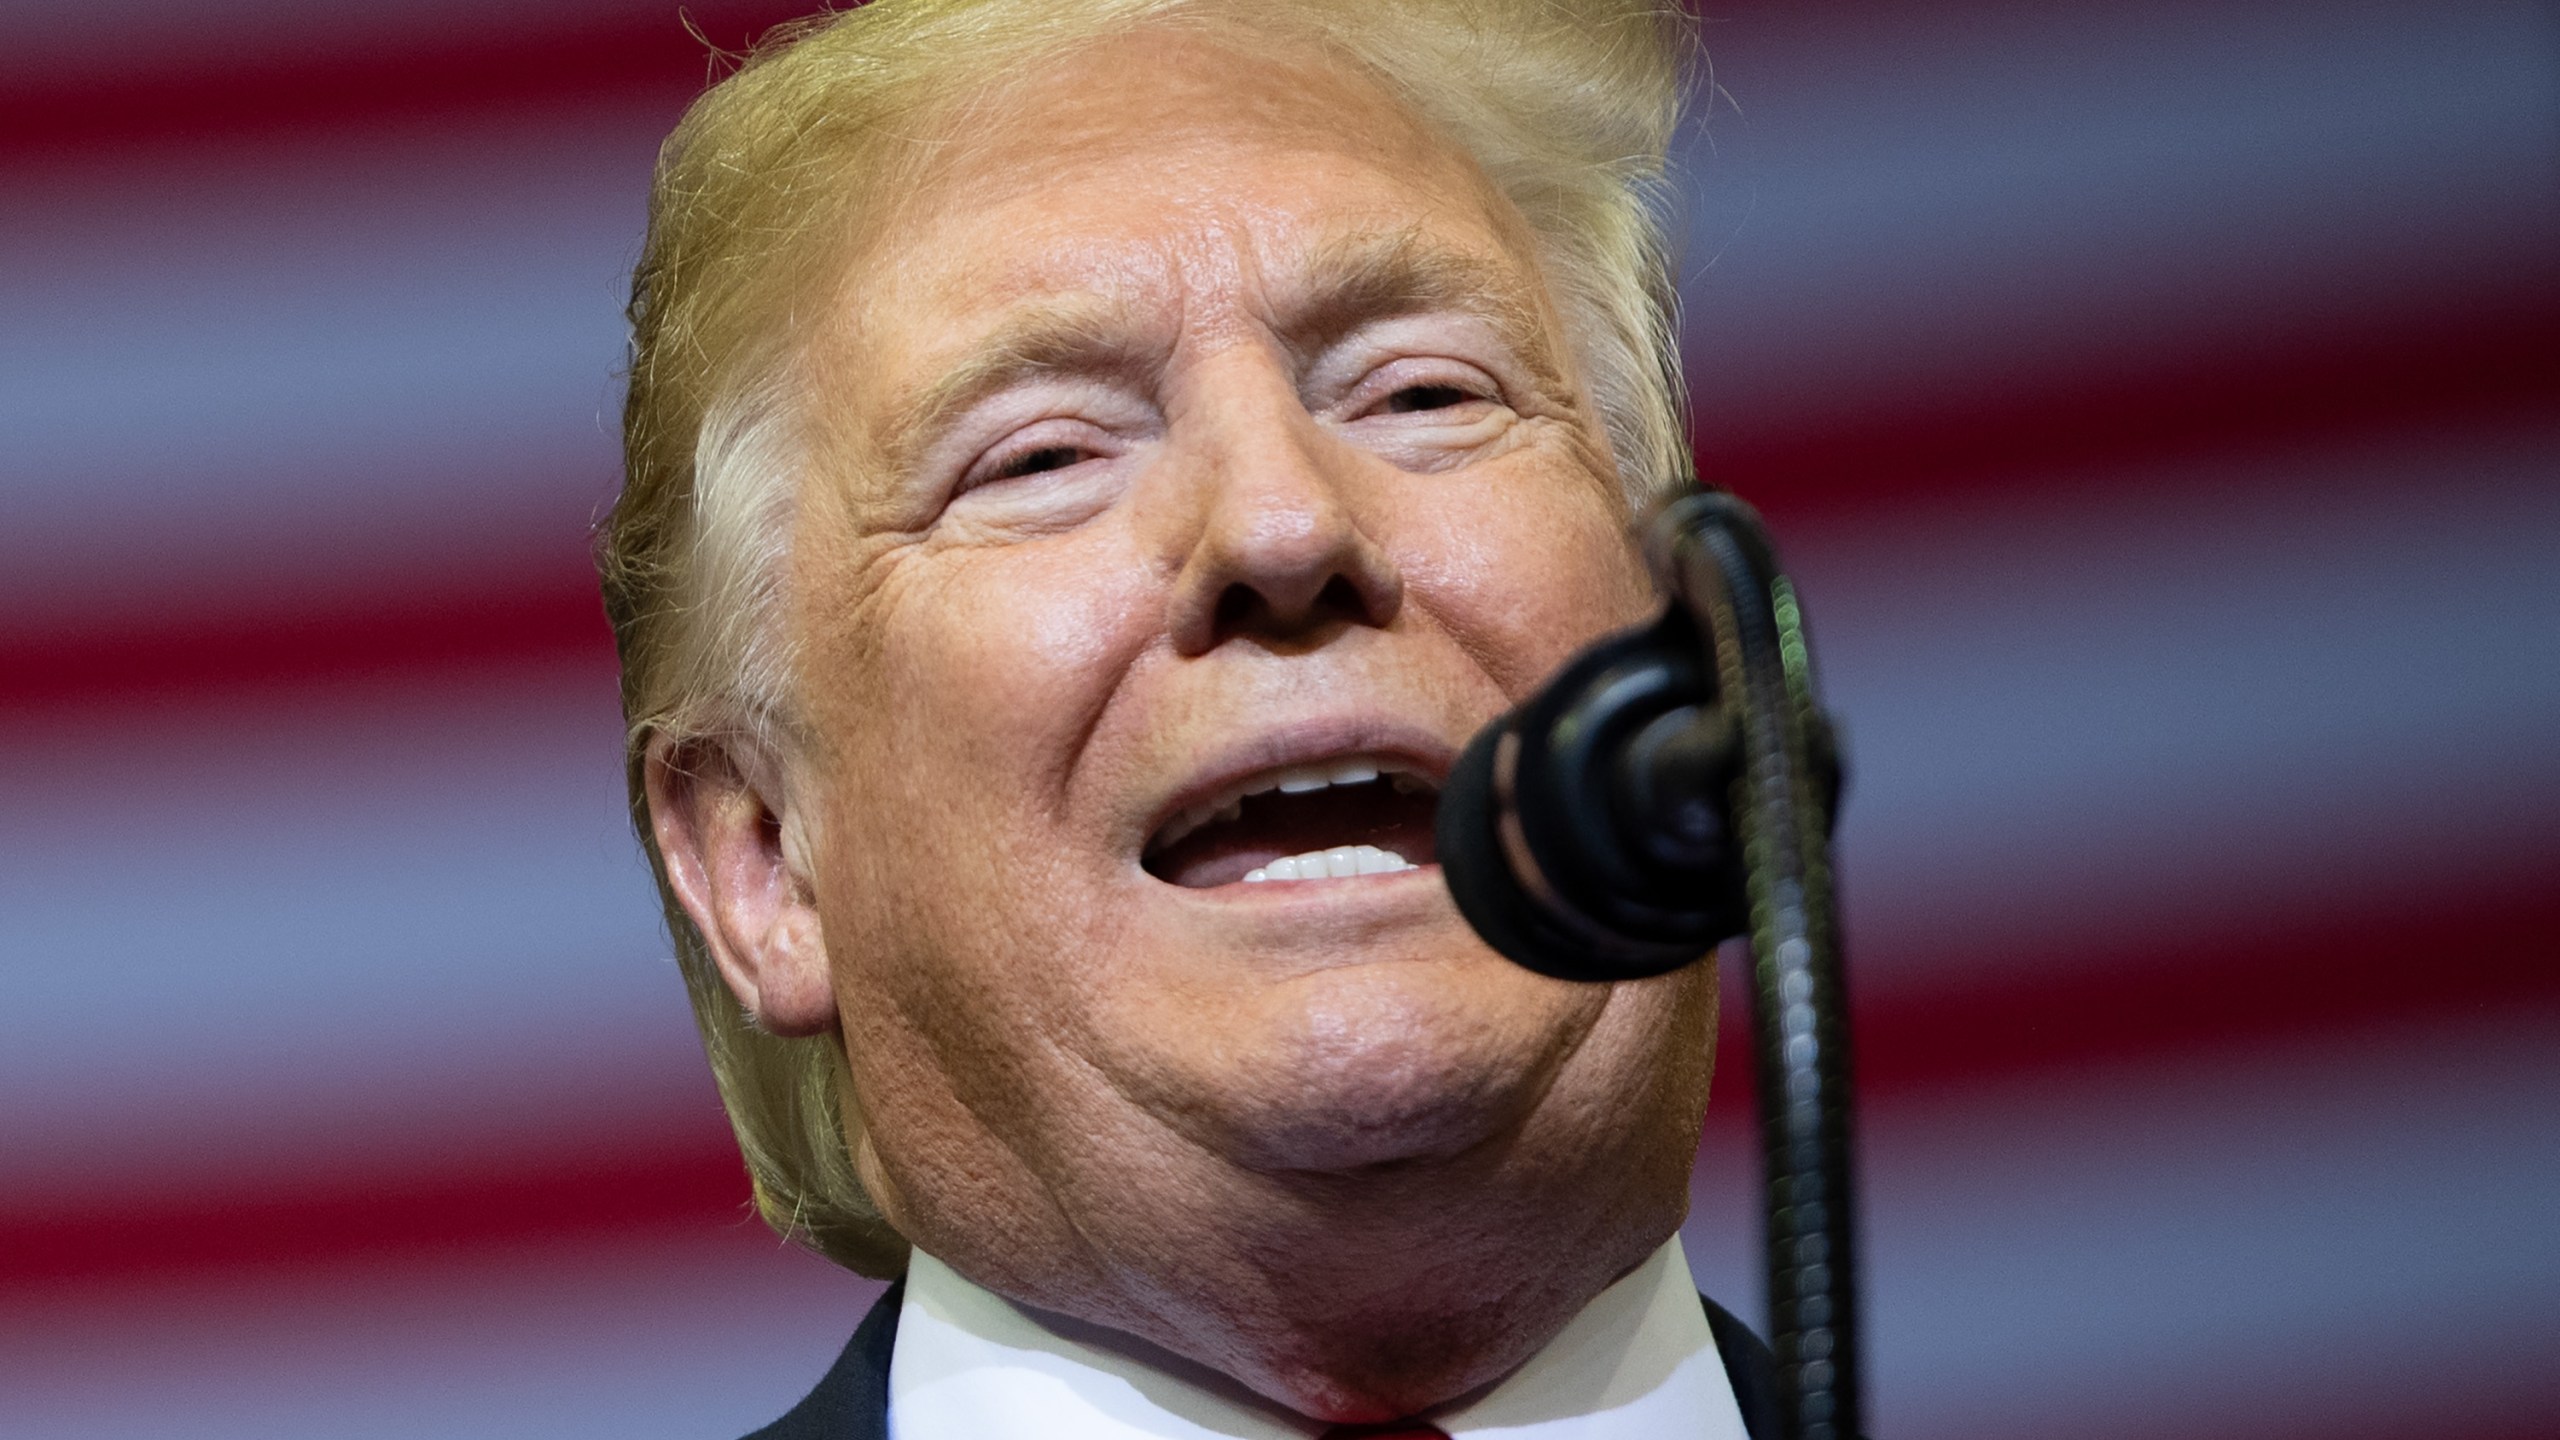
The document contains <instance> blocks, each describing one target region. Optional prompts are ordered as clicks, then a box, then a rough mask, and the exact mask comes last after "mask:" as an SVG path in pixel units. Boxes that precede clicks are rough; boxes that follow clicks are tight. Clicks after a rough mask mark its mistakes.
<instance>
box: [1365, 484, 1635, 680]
mask: <svg viewBox="0 0 2560 1440" xmlns="http://www.w3.org/2000/svg"><path fill="white" fill-rule="evenodd" d="M1406 534H1407V536H1408V541H1407V544H1406V545H1405V546H1404V547H1403V548H1404V550H1405V555H1404V556H1403V557H1402V558H1401V565H1402V568H1403V570H1404V574H1405V580H1406V584H1407V586H1408V589H1409V592H1410V593H1411V594H1412V595H1413V596H1414V597H1415V599H1416V600H1418V601H1419V602H1420V603H1422V604H1424V605H1425V606H1426V607H1428V608H1429V609H1430V610H1431V611H1432V612H1433V614H1434V616H1435V618H1437V619H1438V620H1439V622H1440V623H1441V624H1442V625H1444V626H1446V627H1447V628H1448V629H1449V631H1450V632H1451V634H1452V636H1453V637H1454V638H1455V639H1456V640H1457V642H1458V643H1459V644H1460V645H1461V646H1463V647H1465V649H1466V650H1467V651H1468V652H1469V653H1470V655H1471V656H1472V657H1473V658H1474V659H1475V661H1476V663H1478V664H1479V665H1481V666H1483V667H1484V669H1485V671H1486V673H1487V674H1489V675H1491V676H1492V677H1493V680H1494V682H1495V683H1496V684H1497V685H1498V686H1500V687H1501V689H1502V691H1503V693H1504V694H1505V695H1507V696H1509V697H1510V698H1511V699H1512V700H1513V701H1518V700H1520V699H1522V698H1524V697H1525V696H1526V695H1527V694H1528V693H1529V692H1530V691H1531V690H1533V689H1534V688H1536V686H1537V685H1538V683H1539V682H1540V681H1542V680H1544V679H1545V678H1546V677H1547V676H1548V675H1549V674H1551V673H1553V672H1554V670H1555V668H1556V667H1557V666H1558V665H1561V664H1562V663H1563V662H1564V661H1565V660H1566V659H1567V658H1568V657H1569V656H1571V655H1572V654H1573V652H1574V651H1575V650H1577V649H1579V648H1581V646H1583V645H1584V644H1586V643H1588V642H1589V641H1590V640H1592V639H1594V638H1595V637H1597V636H1599V635H1601V634H1603V633H1605V632H1607V631H1610V630H1614V629H1618V628H1621V627H1623V626H1627V625H1633V624H1635V623H1637V622H1638V621H1640V620H1643V619H1645V618H1646V617H1648V616H1649V615H1651V614H1652V612H1653V610H1654V608H1655V606H1656V605H1657V604H1658V603H1659V601H1658V598H1657V596H1656V595H1655V592H1654V587H1653V584H1652V582H1651V580H1649V579H1648V578H1647V577H1646V575H1645V570H1644V562H1643V559H1642V557H1641V556H1640V555H1639V554H1638V552H1637V549H1636V545H1635V542H1634V540H1633V538H1632V536H1631V534H1630V532H1629V529H1628V525H1627V519H1626V514H1625V511H1624V510H1623V508H1621V506H1620V504H1619V502H1618V501H1617V499H1616V498H1615V497H1614V496H1613V495H1609V494H1606V493H1604V492H1602V491H1601V490H1600V489H1599V488H1598V487H1597V486H1596V485H1595V484H1594V483H1593V482H1592V481H1590V480H1588V479H1585V478H1583V477H1582V476H1580V475H1579V474H1575V475H1572V476H1570V477H1560V476H1558V475H1557V474H1555V473H1554V471H1553V470H1552V469H1544V470H1541V471H1536V472H1530V473H1515V474H1511V475H1507V476H1505V477H1503V478H1501V479H1500V480H1497V481H1492V482H1491V483H1487V484H1485V485H1483V486H1482V487H1481V488H1480V489H1479V490H1478V491H1477V492H1476V493H1474V494H1471V495H1468V496H1466V497H1465V500H1464V503H1452V502H1451V501H1446V500H1444V501H1443V502H1442V503H1437V504H1432V505H1428V506H1424V507H1421V508H1420V511H1419V513H1418V515H1416V516H1415V518H1414V520H1413V522H1412V523H1411V524H1410V525H1409V526H1408V527H1406Z"/></svg>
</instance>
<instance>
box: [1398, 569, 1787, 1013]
mask: <svg viewBox="0 0 2560 1440" xmlns="http://www.w3.org/2000/svg"><path fill="white" fill-rule="evenodd" d="M1697 649H1698V646H1697V641H1696V637H1695V634H1694V631H1692V630H1691V629H1690V628H1689V627H1688V625H1687V622H1686V621H1685V619H1684V618H1682V617H1679V616H1677V615H1676V614H1674V615H1670V616H1666V617H1665V619H1664V620H1662V621H1660V622H1657V623H1655V624H1653V625H1649V626H1645V627H1642V628H1639V629H1637V630H1632V631H1628V632H1626V633H1624V634H1621V635H1618V636H1614V637H1611V638H1610V639H1608V640H1606V641H1603V642H1602V643H1601V644H1599V645H1596V646H1594V647H1592V648H1591V649H1590V650H1587V651H1585V652H1584V653H1583V654H1582V655H1581V656H1579V657H1578V658H1576V659H1575V660H1574V661H1573V662H1572V663H1570V664H1568V665H1567V666H1566V667H1565V669H1564V670H1563V671H1562V672H1561V673H1560V674H1559V675H1558V676H1557V677H1556V678H1555V679H1554V680H1553V681H1551V682H1549V684H1548V685H1547V686H1546V688H1545V689H1543V690H1541V691H1540V692H1539V694H1538V695H1536V696H1535V697H1533V698H1532V699H1531V700H1530V701H1529V702H1528V703H1527V704H1524V705H1522V706H1521V707H1520V708H1519V709H1518V710H1515V711H1513V712H1512V713H1511V714H1509V715H1506V716H1504V717H1503V718H1502V719H1501V720H1499V721H1497V722H1496V723H1494V724H1492V725H1489V726H1487V727H1486V728H1485V729H1484V731H1483V732H1482V733H1480V734H1479V735H1477V736H1476V738H1475V740H1474V741H1473V742H1472V743H1470V744H1469V745H1468V746H1467V749H1466V752H1465V753H1464V754H1463V755H1462V756H1461V757H1460V759H1459V762H1458V766H1457V769H1456V770H1455V771H1453V772H1452V773H1451V775H1450V777H1449V783H1448V785H1447V786H1446V787H1445V788H1444V789H1443V790H1442V791H1441V795H1440V812H1439V818H1438V822H1437V825H1436V827H1435V828H1436V831H1437V836H1436V838H1437V843H1438V856H1439V861H1440V867H1441V872H1442V874H1443V875H1444V876H1445V877H1446V880H1447V883H1448V886H1449V893H1450V895H1451V896H1452V897H1453V898H1455V899H1456V901H1457V904H1458V910H1459V913H1461V914H1463V915H1465V916H1466V918H1467V923H1468V924H1470V925H1472V926H1474V927H1475V931H1476V933H1477V934H1478V935H1480V936H1482V937H1483V938H1484V941H1485V943H1486V944H1488V945H1491V946H1492V947H1493V948H1494V949H1496V950H1498V951H1500V952H1501V953H1502V954H1504V955H1506V956H1508V957H1510V958H1511V959H1513V960H1515V961H1518V962H1519V963H1520V964H1522V965H1525V966H1527V967H1528V968H1530V969H1532V970H1535V971H1538V972H1539V973H1541V974H1545V975H1553V976H1556V977H1557V978H1559V979H1568V980H1631V979H1638V978H1641V977H1644V976H1647V975H1659V974H1662V973H1664V972H1665V971H1669V970H1676V969H1678V968H1679V967H1681V966H1683V965H1686V964H1689V963H1690V962H1692V961H1695V960H1697V959H1699V958H1700V957H1701V956H1703V955H1705V954H1706V953H1707V952H1709V951H1711V950H1713V949H1714V948H1715V947H1716V945H1717V944H1719V943H1720V942H1722V941H1723V940H1724V939H1725V938H1727V937H1728V936H1731V935H1734V934H1737V933H1739V932H1740V930H1741V929H1742V921H1743V913H1744V912H1743V906H1742V903H1741V883H1740V874H1739V864H1738V857H1736V856H1733V855H1731V854H1730V853H1729V852H1726V851H1717V852H1715V853H1714V854H1713V855H1712V856H1711V858H1708V859H1707V860H1706V862H1705V863H1703V864H1696V863H1691V864H1680V863H1666V861H1665V859H1664V851H1663V849H1662V847H1659V846H1656V845H1653V844H1649V843H1648V833H1647V832H1648V831H1649V830H1651V829H1653V828H1656V827H1658V826H1659V825H1660V824H1661V823H1662V817H1663V816H1665V815H1668V814H1671V813H1673V812H1675V811H1678V812H1680V813H1683V814H1688V813H1692V812H1694V810H1695V809H1696V806H1695V805H1694V804H1688V805H1671V804H1659V805H1657V804H1655V803H1654V802H1655V801H1656V800H1657V799H1663V800H1669V799H1672V798H1679V799H1684V800H1688V801H1696V800H1698V799H1701V798H1704V799H1705V800H1707V801H1708V803H1711V804H1713V805H1714V806H1715V807H1716V808H1717V809H1718V810H1719V811H1720V810H1721V808H1722V806H1723V803H1724V796H1723V790H1724V788H1725V785H1726V783H1727V781H1728V780H1729V775H1727V774H1725V773H1724V772H1722V771H1716V770H1713V767H1701V766H1699V765H1696V764H1690V765H1687V766H1685V767H1672V768H1671V769H1663V770H1653V769H1645V768H1642V767H1643V766H1644V765H1646V764H1648V763H1649V762H1650V760H1651V757H1652V756H1654V755H1655V754H1656V753H1657V752H1658V751H1659V749H1660V747H1659V746H1647V745H1645V744H1643V743H1640V742H1641V741H1642V740H1643V738H1644V737H1646V736H1647V735H1648V732H1649V729H1650V731H1653V732H1658V731H1659V730H1660V729H1661V728H1663V727H1662V723H1661V722H1664V721H1666V720H1670V721H1671V722H1672V723H1674V724H1677V723H1678V717H1679V716H1681V715H1683V714H1687V715H1689V716H1690V717H1692V721H1693V722H1694V723H1695V724H1696V725H1697V726H1699V727H1700V728H1702V729H1712V728H1714V724H1715V720H1716V718H1717V717H1715V716H1714V715H1713V713H1712V712H1711V711H1710V710H1708V709H1706V708H1705V707H1704V706H1703V703H1702V702H1705V701H1707V700H1709V699H1711V698H1712V695H1711V690H1712V687H1711V684H1710V682H1708V681H1707V680H1706V679H1705V678H1704V675H1703V673H1702V671H1701V668H1700V666H1699V665H1698V663H1697V658H1696V657H1697ZM1692 750H1693V751H1694V750H1695V747H1692ZM1631 763H1632V764H1635V765H1636V766H1638V769H1637V770H1636V771H1634V772H1631V771H1630V768H1629V767H1630V764H1631ZM1675 769H1676V771H1677V773H1673V771H1674V770H1675ZM1711 771H1712V773H1710V772H1711ZM1680 787H1686V789H1687V791H1688V792H1689V793H1687V794H1686V795H1685V796H1680V797H1671V796H1667V795H1664V794H1662V792H1663V791H1664V790H1665V789H1666V788H1680Z"/></svg>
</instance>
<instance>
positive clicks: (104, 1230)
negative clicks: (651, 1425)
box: [0, 1117, 752, 1293]
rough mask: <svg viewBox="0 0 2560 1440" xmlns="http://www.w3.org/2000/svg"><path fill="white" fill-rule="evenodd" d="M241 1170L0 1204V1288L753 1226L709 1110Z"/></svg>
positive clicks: (738, 1165)
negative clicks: (680, 1129)
mask: <svg viewBox="0 0 2560 1440" xmlns="http://www.w3.org/2000/svg"><path fill="white" fill-rule="evenodd" d="M688 1118H692V1117H688ZM254 1178H255V1180H256V1181H257V1182H258V1183H259V1184H260V1185H261V1186H262V1187H263V1188H258V1189H248V1190H243V1189H237V1188H233V1189H228V1190H226V1189H225V1188H224V1185H225V1182H229V1183H231V1184H233V1185H235V1186H236V1183H237V1177H209V1180H210V1182H211V1183H208V1185H207V1186H206V1187H205V1193H206V1194H207V1195H209V1196H210V1198H209V1199H193V1198H192V1197H191V1198H187V1199H182V1198H178V1197H175V1196H169V1195H156V1196H149V1197H143V1198H139V1199H130V1198H123V1197H120V1196H119V1195H118V1194H117V1192H116V1190H115V1189H114V1187H112V1186H101V1187H100V1188H99V1190H98V1192H97V1194H96V1196H95V1197H94V1198H93V1199H92V1201H90V1202H89V1203H84V1204H82V1205H80V1206H79V1207H78V1208H76V1209H72V1208H68V1207H64V1208H48V1209H43V1210H22V1211H19V1212H17V1213H6V1212H0V1293H6V1290H7V1289H9V1288H15V1289H20V1290H27V1289H41V1288H46V1287H51V1286H57V1285H68V1284H86V1283H89V1282H93V1281H97V1280H101V1279H108V1278H111V1277H122V1278H124V1279H126V1280H128V1281H130V1280H137V1279H141V1278H143V1277H145V1276H160V1277H167V1276H173V1275H177V1274H180V1273H182V1272H186V1271H204V1270H223V1269H232V1268H257V1267H261V1266H268V1265H279V1264H304V1263H310V1262H314V1261H322V1262H327V1261H343V1260H352V1259H363V1258H367V1257H374V1256H385V1255H416V1254H420V1253H433V1252H435V1251H438V1250H446V1249H452V1248H457V1247H482V1246H488V1245H494V1244H515V1243H523V1242H528V1241H532V1242H539V1241H543V1240H549V1239H559V1238H565V1237H574V1236H580V1235H593V1234H597V1233H610V1232H612V1231H615V1230H620V1229H625V1228H629V1227H634V1226H648V1225H661V1224H664V1223H666V1222H668V1221H679V1222H687V1221H689V1222H698V1223H701V1224H719V1223H737V1222H742V1221H747V1222H749V1223H752V1222H751V1220H750V1217H749V1214H748V1209H747V1207H748V1204H749V1196H748V1191H747V1177H746V1170H745V1167H744V1165H743V1164H742V1162H741V1161H740V1160H739V1158H738V1151H737V1147H736V1145H735V1144H734V1143H732V1142H731V1140H730V1139H729V1136H728V1134H727V1133H726V1131H725V1129H723V1128H720V1127H719V1125H718V1123H717V1120H716V1118H715V1119H714V1120H713V1123H712V1124H711V1125H710V1126H707V1127H705V1126H695V1127H691V1128H690V1129H689V1131H688V1132H687V1133H683V1134H665V1135H658V1136H652V1137H647V1138H645V1139H639V1140H636V1141H635V1140H623V1141H621V1142H620V1143H613V1142H605V1143H597V1141H596V1140H595V1139H594V1138H593V1137H584V1136H563V1137H561V1140H560V1145H559V1151H558V1153H557V1154H556V1155H555V1156H553V1157H551V1158H549V1159H547V1160H544V1161H532V1162H524V1161H519V1162H517V1163H513V1164H508V1163H504V1162H497V1163H491V1162H485V1161H482V1162H475V1161H474V1160H473V1159H470V1158H455V1159H453V1160H452V1161H450V1162H449V1163H448V1164H446V1165H445V1166H444V1167H442V1168H438V1169H433V1170H420V1171H416V1172H412V1173H408V1174H394V1175H382V1176H371V1177H356V1178H353V1179H350V1178H348V1177H344V1176H337V1175H330V1174H325V1173H323V1174H308V1173H298V1174H273V1175H262V1176H257V1177H254Z"/></svg>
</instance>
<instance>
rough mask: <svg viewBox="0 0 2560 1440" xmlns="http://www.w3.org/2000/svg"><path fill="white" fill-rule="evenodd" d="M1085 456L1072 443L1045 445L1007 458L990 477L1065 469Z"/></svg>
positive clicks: (1033, 473) (1009, 476)
mask: <svg viewBox="0 0 2560 1440" xmlns="http://www.w3.org/2000/svg"><path fill="white" fill-rule="evenodd" d="M1083 458H1084V452H1083V451H1081V450H1078V449H1077V448H1075V447H1074V446H1072V445H1044V446H1042V447H1040V448H1039V449H1037V450H1026V451H1024V452H1023V453H1022V454H1020V455H1016V456H1015V457H1013V458H1012V459H1010V460H1007V461H1006V462H1004V464H1002V465H1000V466H998V467H997V468H996V472H995V474H994V475H992V476H990V477H989V478H990V479H995V480H1014V479H1019V478H1020V477H1022V476H1025V475H1037V474H1039V473H1040V472H1041V471H1043V470H1064V469H1065V468H1067V467H1068V466H1070V465H1073V464H1075V463H1076V462H1077V461H1079V460H1081V459H1083Z"/></svg>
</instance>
